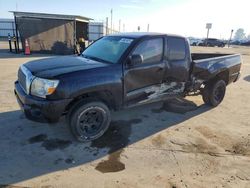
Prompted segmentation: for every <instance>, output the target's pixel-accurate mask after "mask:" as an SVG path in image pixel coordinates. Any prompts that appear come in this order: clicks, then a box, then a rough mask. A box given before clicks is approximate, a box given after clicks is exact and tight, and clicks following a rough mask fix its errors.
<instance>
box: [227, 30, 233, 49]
mask: <svg viewBox="0 0 250 188" xmlns="http://www.w3.org/2000/svg"><path fill="white" fill-rule="evenodd" d="M233 32H234V30H233V29H232V30H231V34H230V38H229V41H228V44H227V46H228V48H229V47H230V43H231V40H232V36H233Z"/></svg>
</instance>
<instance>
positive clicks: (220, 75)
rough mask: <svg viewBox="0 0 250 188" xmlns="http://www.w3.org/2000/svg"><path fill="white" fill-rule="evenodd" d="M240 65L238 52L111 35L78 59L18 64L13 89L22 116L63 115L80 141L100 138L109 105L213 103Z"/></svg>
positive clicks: (150, 36) (161, 37)
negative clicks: (193, 98)
mask: <svg viewBox="0 0 250 188" xmlns="http://www.w3.org/2000/svg"><path fill="white" fill-rule="evenodd" d="M240 68H241V56H240V55H237V54H236V55H232V54H202V53H199V54H191V53H190V48H189V44H188V41H187V39H186V38H184V37H181V36H176V35H166V34H158V33H126V34H116V35H110V36H105V37H102V38H100V39H99V40H97V41H96V42H94V43H93V44H92V45H90V46H89V47H88V48H87V49H86V50H85V51H84V52H83V53H82V54H81V55H80V56H63V57H55V58H48V59H41V60H35V61H31V62H28V63H26V64H24V65H21V67H20V68H19V70H18V80H17V81H16V82H15V90H14V92H15V95H16V98H17V101H18V103H19V105H20V106H21V108H22V110H23V111H24V113H25V115H26V117H27V118H28V119H31V120H34V121H40V122H41V121H46V122H56V121H58V120H59V118H60V117H61V116H63V115H66V120H67V122H68V124H69V127H70V128H71V131H72V133H73V135H74V136H75V137H76V138H77V139H78V140H79V141H83V142H84V141H90V140H94V139H97V138H99V137H100V136H102V135H103V133H104V132H105V131H106V130H107V128H108V127H109V124H110V121H111V115H110V111H111V110H119V109H122V108H128V107H131V106H135V105H140V104H145V103H150V102H155V101H164V100H166V99H171V98H175V97H185V96H187V95H199V94H201V95H202V97H203V100H204V102H205V103H206V104H209V105H211V106H217V105H218V104H220V103H221V101H222V100H223V98H224V95H225V91H226V86H227V85H228V84H230V83H232V82H235V81H237V79H238V78H239V75H240Z"/></svg>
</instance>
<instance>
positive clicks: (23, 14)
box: [10, 11, 93, 22]
mask: <svg viewBox="0 0 250 188" xmlns="http://www.w3.org/2000/svg"><path fill="white" fill-rule="evenodd" d="M10 12H12V13H13V14H14V16H16V17H29V18H47V19H62V20H77V21H82V22H89V21H90V20H93V19H92V18H88V17H84V16H78V15H64V14H48V13H35V12H19V11H10Z"/></svg>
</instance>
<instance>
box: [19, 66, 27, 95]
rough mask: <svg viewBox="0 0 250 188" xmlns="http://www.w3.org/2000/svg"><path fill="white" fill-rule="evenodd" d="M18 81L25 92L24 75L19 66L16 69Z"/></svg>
mask: <svg viewBox="0 0 250 188" xmlns="http://www.w3.org/2000/svg"><path fill="white" fill-rule="evenodd" d="M18 82H19V84H20V85H21V86H22V88H23V90H24V91H25V92H26V76H25V74H24V73H23V71H22V69H21V68H19V70H18Z"/></svg>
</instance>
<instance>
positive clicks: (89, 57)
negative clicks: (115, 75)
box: [82, 54, 112, 64]
mask: <svg viewBox="0 0 250 188" xmlns="http://www.w3.org/2000/svg"><path fill="white" fill-rule="evenodd" d="M82 57H84V58H86V59H91V60H94V61H100V62H103V63H107V64H112V63H111V62H109V61H106V60H104V59H101V58H98V57H94V56H89V55H85V54H82Z"/></svg>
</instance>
